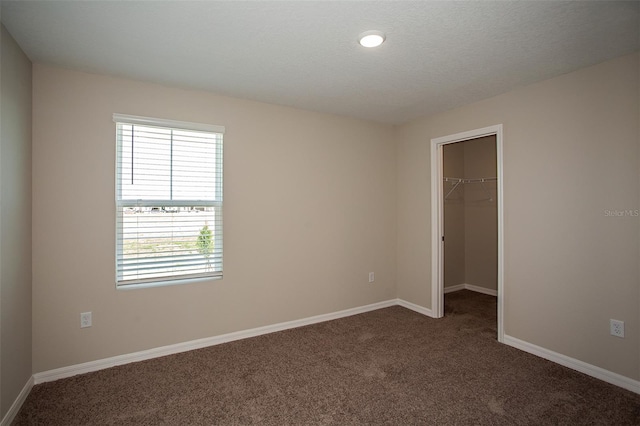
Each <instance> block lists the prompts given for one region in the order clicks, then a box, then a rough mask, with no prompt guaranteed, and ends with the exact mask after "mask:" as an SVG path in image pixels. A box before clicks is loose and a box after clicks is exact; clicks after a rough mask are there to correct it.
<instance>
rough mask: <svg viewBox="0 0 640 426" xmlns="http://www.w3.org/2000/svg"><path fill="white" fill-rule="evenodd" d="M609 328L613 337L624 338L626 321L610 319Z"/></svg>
mask: <svg viewBox="0 0 640 426" xmlns="http://www.w3.org/2000/svg"><path fill="white" fill-rule="evenodd" d="M609 327H610V329H611V330H610V332H611V335H612V336H616V337H624V321H618V320H614V319H610V320H609Z"/></svg>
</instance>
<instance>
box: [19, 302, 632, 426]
mask: <svg viewBox="0 0 640 426" xmlns="http://www.w3.org/2000/svg"><path fill="white" fill-rule="evenodd" d="M446 312H447V315H446V317H445V318H443V319H439V320H434V319H431V318H427V317H424V316H422V315H420V314H417V313H414V312H412V311H410V310H407V309H404V308H402V307H398V306H396V307H391V308H386V309H380V310H378V311H374V312H369V313H366V314H361V315H356V316H352V317H348V318H343V319H339V320H335V321H330V322H326V323H322V324H316V325H311V326H308V327H302V328H298V329H294V330H288V331H283V332H279V333H273V334H269V335H265V336H260V337H255V338H251V339H246V340H241V341H237V342H232V343H227V344H224V345H219V346H213V347H210V348H206V349H201V350H197V351H191V352H187V353H182V354H177V355H171V356H167V357H163V358H157V359H153V360H149V361H143V362H138V363H135V364H128V365H124V366H120V367H114V368H110V369H107V370H102V371H98V372H95V373H90V374H85V375H81V376H75V377H71V378H68V379H63V380H58V381H56V382H52V383H43V384H40V385H37V386H34V388H33V390H32V391H31V394H30V395H29V397H28V398H27V400H26V402H25V404H24V405H23V407H22V410H21V411H20V413H19V414H18V416H17V417H16V419H15V421H14V424H16V425H26V424H42V425H45V424H46V425H74V424H85V425H86V424H92V425H93V424H119V425H120V424H147V425H156V424H171V425H187V424H221V425H227V424H236V425H237V424H266V425H286V424H289V425H305V424H339V425H349V424H392V425H405V424H438V425H512V424H520V425H545V424H553V425H576V424H594V425H598V424H602V425H623V424H640V396H639V395H636V394H633V393H631V392H628V391H625V390H623V389H620V388H618V387H615V386H612V385H609V384H606V383H604V382H601V381H598V380H596V379H593V378H590V377H588V376H585V375H583V374H580V373H577V372H574V371H572V370H569V369H567V368H564V367H562V366H559V365H556V364H554V363H551V362H548V361H545V360H543V359H541V358H538V357H535V356H533V355H530V354H527V353H524V352H521V351H519V350H517V349H514V348H510V347H508V346H505V345H501V344H499V343H498V342H497V341H496V314H495V312H496V302H495V298H493V297H490V296H485V295H482V294H477V293H472V292H469V291H460V292H456V293H452V294H449V295H447V297H446Z"/></svg>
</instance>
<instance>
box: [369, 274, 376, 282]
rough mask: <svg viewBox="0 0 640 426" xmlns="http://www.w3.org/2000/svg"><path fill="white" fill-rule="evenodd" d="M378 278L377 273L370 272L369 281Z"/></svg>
mask: <svg viewBox="0 0 640 426" xmlns="http://www.w3.org/2000/svg"><path fill="white" fill-rule="evenodd" d="M375 280H376V274H374V273H373V272H369V282H370V283H372V282H374V281H375Z"/></svg>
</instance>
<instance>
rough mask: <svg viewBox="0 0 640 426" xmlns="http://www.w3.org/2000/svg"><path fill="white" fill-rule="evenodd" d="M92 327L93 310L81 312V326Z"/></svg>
mask: <svg viewBox="0 0 640 426" xmlns="http://www.w3.org/2000/svg"><path fill="white" fill-rule="evenodd" d="M86 327H91V312H83V313H81V314H80V328H86Z"/></svg>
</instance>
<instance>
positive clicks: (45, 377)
mask: <svg viewBox="0 0 640 426" xmlns="http://www.w3.org/2000/svg"><path fill="white" fill-rule="evenodd" d="M397 304H398V302H397V300H396V299H393V300H387V301H384V302H378V303H373V304H371V305H366V306H360V307H357V308H351V309H345V310H343V311H339V312H333V313H329V314H323V315H316V316H313V317H308V318H303V319H299V320H294V321H287V322H282V323H278V324H273V325H267V326H264V327H257V328H252V329H249V330H243V331H237V332H234V333H228V334H222V335H219V336H214V337H206V338H203V339H198V340H191V341H189V342H183V343H176V344H174V345H168V346H161V347H158V348H153V349H148V350H145V351H140V352H134V353H130V354H125V355H118V356H114V357H110V358H104V359H99V360H96V361H90V362H85V363H82V364H76V365H71V366H68V367H62V368H56V369H54V370H49V371H44V372H42V373H36V374H34V376H33V377H34V381H35V384H39V383H44V382H51V381H54V380H59V379H64V378H66V377H71V376H75V375H77V374H85V373H90V372H93V371H99V370H103V369H105V368H110V367H115V366H117V365H123V364H129V363H131V362H138V361H144V360H147V359H152V358H158V357H161V356H166V355H172V354H177V353H180V352H187V351H191V350H194V349H201V348H205V347H208V346H214V345H219V344H222V343H227V342H233V341H234V340H241V339H246V338H249V337H255V336H260V335H263V334H269V333H274V332H276V331H283V330H288V329H291V328H297V327H302V326H305V325H311V324H316V323H320V322H325V321H331V320H334V319H338V318H344V317H348V316H351V315H357V314H361V313H364V312H369V311H375V310H377V309H382V308H387V307H389V306H394V305H397Z"/></svg>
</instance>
